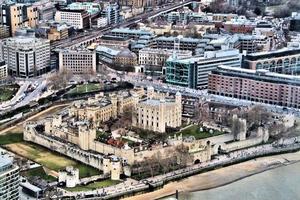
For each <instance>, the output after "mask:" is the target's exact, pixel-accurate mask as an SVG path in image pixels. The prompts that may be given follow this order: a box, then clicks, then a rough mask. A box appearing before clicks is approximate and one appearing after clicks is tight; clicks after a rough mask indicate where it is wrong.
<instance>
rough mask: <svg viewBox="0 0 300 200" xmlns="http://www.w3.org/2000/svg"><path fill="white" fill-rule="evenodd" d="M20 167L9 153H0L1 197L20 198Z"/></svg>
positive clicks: (9, 199)
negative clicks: (14, 162)
mask: <svg viewBox="0 0 300 200" xmlns="http://www.w3.org/2000/svg"><path fill="white" fill-rule="evenodd" d="M19 184H20V176H19V167H18V166H16V165H14V164H13V158H12V157H10V156H9V155H8V154H7V153H5V152H1V155H0V199H1V200H18V199H19Z"/></svg>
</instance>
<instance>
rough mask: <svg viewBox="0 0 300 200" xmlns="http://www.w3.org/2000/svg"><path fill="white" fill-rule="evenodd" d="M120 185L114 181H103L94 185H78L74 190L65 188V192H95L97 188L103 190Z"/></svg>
mask: <svg viewBox="0 0 300 200" xmlns="http://www.w3.org/2000/svg"><path fill="white" fill-rule="evenodd" d="M118 183H120V181H115V180H109V179H107V180H103V181H96V182H94V183H90V184H87V185H78V186H76V187H74V188H66V190H68V191H70V192H80V191H90V190H96V189H99V188H104V187H109V186H112V185H116V184H118Z"/></svg>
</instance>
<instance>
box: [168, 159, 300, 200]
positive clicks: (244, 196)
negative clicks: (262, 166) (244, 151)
mask: <svg viewBox="0 0 300 200" xmlns="http://www.w3.org/2000/svg"><path fill="white" fill-rule="evenodd" d="M171 199H174V198H173V197H167V198H164V200H171ZM179 200H300V163H295V164H291V165H287V166H283V167H279V168H276V169H272V170H269V171H266V172H263V173H260V174H256V175H253V176H250V177H247V178H244V179H242V180H239V181H236V182H234V183H231V184H229V185H225V186H222V187H218V188H215V189H210V190H204V191H198V192H193V193H190V194H184V195H183V196H182V197H181V198H179Z"/></svg>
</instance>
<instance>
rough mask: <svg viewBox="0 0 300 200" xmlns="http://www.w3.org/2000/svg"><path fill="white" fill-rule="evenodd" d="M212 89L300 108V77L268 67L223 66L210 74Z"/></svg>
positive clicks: (211, 91) (239, 97) (231, 95)
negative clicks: (276, 71) (279, 72)
mask: <svg viewBox="0 0 300 200" xmlns="http://www.w3.org/2000/svg"><path fill="white" fill-rule="evenodd" d="M208 92H209V93H210V94H216V95H221V96H227V97H233V98H237V99H245V100H250V101H255V102H262V103H268V104H274V105H280V106H287V107H294V108H300V95H299V94H300V78H299V77H297V76H291V75H283V74H278V73H272V72H269V71H267V70H249V69H241V68H233V67H227V66H219V67H218V68H217V69H216V70H214V71H212V72H211V74H210V75H209V78H208Z"/></svg>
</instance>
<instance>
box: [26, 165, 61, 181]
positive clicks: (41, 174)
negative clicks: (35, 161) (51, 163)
mask: <svg viewBox="0 0 300 200" xmlns="http://www.w3.org/2000/svg"><path fill="white" fill-rule="evenodd" d="M22 173H23V175H24V176H26V177H34V176H39V177H40V178H42V179H44V180H46V181H50V182H51V181H56V180H57V179H56V178H55V177H53V176H50V175H47V174H46V172H45V170H44V169H43V167H37V168H34V169H29V170H27V171H25V172H22Z"/></svg>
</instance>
